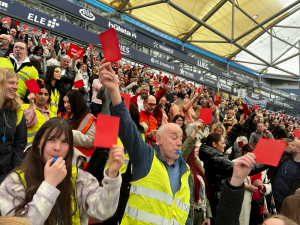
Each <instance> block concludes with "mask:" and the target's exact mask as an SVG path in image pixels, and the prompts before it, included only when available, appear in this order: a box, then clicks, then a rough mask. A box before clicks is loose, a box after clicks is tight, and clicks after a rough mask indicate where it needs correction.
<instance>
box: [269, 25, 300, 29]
mask: <svg viewBox="0 0 300 225" xmlns="http://www.w3.org/2000/svg"><path fill="white" fill-rule="evenodd" d="M274 27H282V28H294V29H300V27H297V26H283V25H276V26H274Z"/></svg>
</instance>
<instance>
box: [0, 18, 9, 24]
mask: <svg viewBox="0 0 300 225" xmlns="http://www.w3.org/2000/svg"><path fill="white" fill-rule="evenodd" d="M5 21H6V22H7V23H10V22H11V19H10V17H5V18H2V19H1V23H4V22H5Z"/></svg>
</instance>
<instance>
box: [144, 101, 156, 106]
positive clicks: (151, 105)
mask: <svg viewBox="0 0 300 225" xmlns="http://www.w3.org/2000/svg"><path fill="white" fill-rule="evenodd" d="M146 103H147V102H146ZM147 104H148V105H149V106H150V107H155V106H156V104H151V103H147Z"/></svg>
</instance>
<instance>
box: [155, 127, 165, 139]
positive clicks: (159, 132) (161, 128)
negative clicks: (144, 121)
mask: <svg viewBox="0 0 300 225" xmlns="http://www.w3.org/2000/svg"><path fill="white" fill-rule="evenodd" d="M164 130H165V126H164V125H161V126H160V127H159V128H158V129H157V131H156V137H157V135H160V136H162V134H163V133H164Z"/></svg>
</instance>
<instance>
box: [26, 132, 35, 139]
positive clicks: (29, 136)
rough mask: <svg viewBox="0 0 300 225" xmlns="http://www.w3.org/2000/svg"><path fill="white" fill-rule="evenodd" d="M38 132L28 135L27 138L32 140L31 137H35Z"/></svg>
mask: <svg viewBox="0 0 300 225" xmlns="http://www.w3.org/2000/svg"><path fill="white" fill-rule="evenodd" d="M36 133H37V131H35V132H32V133H28V134H27V138H31V137H34V136H35V135H36Z"/></svg>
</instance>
